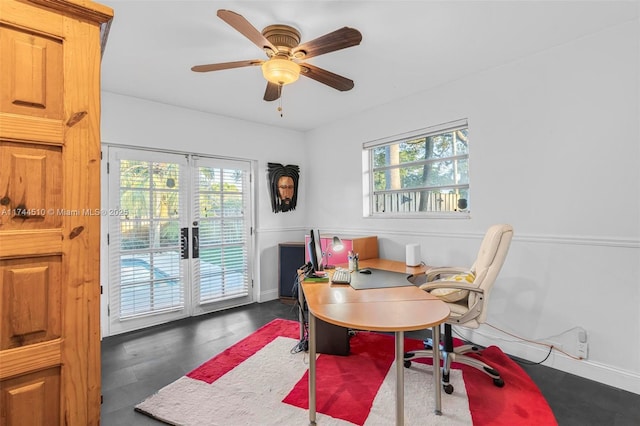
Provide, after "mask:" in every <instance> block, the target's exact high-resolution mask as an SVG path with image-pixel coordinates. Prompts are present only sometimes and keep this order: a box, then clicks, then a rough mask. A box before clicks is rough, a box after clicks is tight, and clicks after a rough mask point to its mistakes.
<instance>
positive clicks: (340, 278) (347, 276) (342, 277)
mask: <svg viewBox="0 0 640 426" xmlns="http://www.w3.org/2000/svg"><path fill="white" fill-rule="evenodd" d="M331 282H332V283H333V284H350V283H351V273H350V272H349V271H347V270H346V269H336V270H335V271H333V276H332V277H331Z"/></svg>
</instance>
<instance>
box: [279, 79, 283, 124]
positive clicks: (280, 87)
mask: <svg viewBox="0 0 640 426" xmlns="http://www.w3.org/2000/svg"><path fill="white" fill-rule="evenodd" d="M282 86H283V85H282V84H278V112H279V113H280V117H281V118H282Z"/></svg>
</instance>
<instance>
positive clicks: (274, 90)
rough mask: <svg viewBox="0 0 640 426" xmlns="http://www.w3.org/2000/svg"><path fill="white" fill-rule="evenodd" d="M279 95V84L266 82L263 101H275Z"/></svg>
mask: <svg viewBox="0 0 640 426" xmlns="http://www.w3.org/2000/svg"><path fill="white" fill-rule="evenodd" d="M279 97H280V86H278V85H277V84H275V83H271V82H270V81H268V82H267V89H266V90H265V91H264V100H265V101H269V102H271V101H275V100H276V99H278V98H279Z"/></svg>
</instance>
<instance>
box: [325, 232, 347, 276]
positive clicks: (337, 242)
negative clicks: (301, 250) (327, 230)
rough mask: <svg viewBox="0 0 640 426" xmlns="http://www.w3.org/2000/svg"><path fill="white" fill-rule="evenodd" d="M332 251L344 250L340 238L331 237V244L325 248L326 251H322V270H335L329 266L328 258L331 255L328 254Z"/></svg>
mask: <svg viewBox="0 0 640 426" xmlns="http://www.w3.org/2000/svg"><path fill="white" fill-rule="evenodd" d="M331 249H333V251H342V250H344V244H342V240H340V238H338V237H335V236H334V237H333V241H332V242H331V244H330V245H329V246H328V247H327V249H326V250H325V251H324V253H323V254H324V258H325V261H324V269H335V266H334V265H329V256H331V253H329V251H330V250H331Z"/></svg>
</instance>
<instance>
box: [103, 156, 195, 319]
mask: <svg viewBox="0 0 640 426" xmlns="http://www.w3.org/2000/svg"><path fill="white" fill-rule="evenodd" d="M122 157H125V158H118V159H117V160H116V161H115V164H114V169H115V170H116V171H117V173H118V175H117V181H118V182H119V185H118V192H117V193H118V195H119V198H118V209H119V210H120V211H123V212H124V214H123V215H121V216H118V217H113V218H110V222H111V223H110V237H111V235H112V234H113V242H112V243H110V260H111V264H112V266H111V271H112V272H113V274H112V277H115V278H116V279H114V280H113V281H114V282H115V283H116V285H113V286H112V287H111V288H110V296H111V297H110V299H111V303H110V310H111V315H112V317H113V318H114V319H115V320H117V321H122V320H131V319H134V318H140V317H146V316H149V315H151V314H158V313H163V312H170V311H177V310H182V309H183V308H184V286H183V284H184V271H183V266H182V262H181V259H182V252H181V249H182V247H181V238H180V214H181V211H182V210H183V208H182V205H181V204H182V203H183V202H182V201H181V196H180V182H181V177H180V173H181V165H180V164H178V163H174V162H164V161H153V160H151V159H149V160H139V159H129V158H126V154H125V153H123V155H122Z"/></svg>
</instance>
